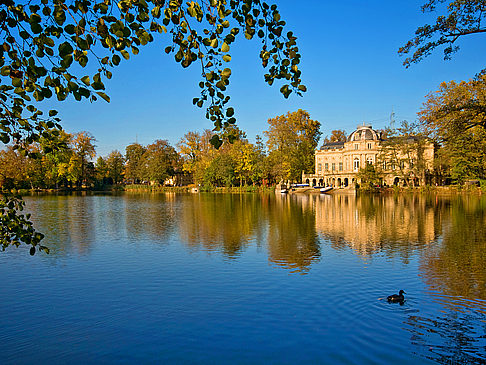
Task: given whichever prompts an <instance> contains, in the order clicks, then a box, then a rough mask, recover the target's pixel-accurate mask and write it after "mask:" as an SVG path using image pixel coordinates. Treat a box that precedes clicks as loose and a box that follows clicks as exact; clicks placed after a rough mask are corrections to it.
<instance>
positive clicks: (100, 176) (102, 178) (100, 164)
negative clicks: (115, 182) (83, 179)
mask: <svg viewBox="0 0 486 365" xmlns="http://www.w3.org/2000/svg"><path fill="white" fill-rule="evenodd" d="M95 170H96V173H95V176H96V181H97V184H100V185H104V184H105V182H106V180H107V178H108V165H107V164H106V161H105V159H104V158H103V157H101V156H99V157H98V158H97V160H96V164H95Z"/></svg>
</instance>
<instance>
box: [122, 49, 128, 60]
mask: <svg viewBox="0 0 486 365" xmlns="http://www.w3.org/2000/svg"><path fill="white" fill-rule="evenodd" d="M120 53H121V54H122V56H123V58H124V59H126V60H128V59H129V58H130V53H128V52H127V51H125V50H124V49H123V50H121V51H120Z"/></svg>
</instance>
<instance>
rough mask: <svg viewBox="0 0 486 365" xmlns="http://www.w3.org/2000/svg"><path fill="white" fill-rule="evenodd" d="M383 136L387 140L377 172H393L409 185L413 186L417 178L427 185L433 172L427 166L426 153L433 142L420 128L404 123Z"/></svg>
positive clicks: (384, 143)
mask: <svg viewBox="0 0 486 365" xmlns="http://www.w3.org/2000/svg"><path fill="white" fill-rule="evenodd" d="M383 135H385V136H386V138H385V139H384V140H383V141H382V142H381V149H380V153H379V154H378V156H377V171H378V172H379V171H380V170H383V171H384V172H390V171H393V172H394V173H395V174H396V175H398V176H400V177H401V179H402V180H403V181H405V182H406V184H407V185H408V184H413V183H414V181H415V179H416V178H417V179H419V180H420V181H421V182H422V184H425V183H426V182H427V181H428V180H427V174H430V173H431V172H432V171H429V166H427V164H426V159H425V158H424V152H425V148H426V145H427V144H428V143H431V141H430V139H428V138H426V136H424V134H423V133H421V131H420V129H419V126H418V125H417V124H415V123H409V122H407V121H402V122H401V123H400V126H399V127H397V128H392V127H387V128H385V130H384V131H383Z"/></svg>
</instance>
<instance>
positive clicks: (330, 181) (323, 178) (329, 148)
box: [302, 125, 434, 187]
mask: <svg viewBox="0 0 486 365" xmlns="http://www.w3.org/2000/svg"><path fill="white" fill-rule="evenodd" d="M403 141H404V142H403V143H404V144H403V145H402V147H401V148H393V147H390V144H386V143H385V138H384V136H383V133H382V132H381V131H375V130H374V129H373V128H372V127H371V126H370V125H360V126H358V127H357V129H356V130H355V131H354V132H353V133H351V134H350V135H349V136H348V137H347V139H346V141H345V142H331V143H326V144H324V145H323V146H322V147H321V149H320V150H317V151H316V152H315V173H314V174H305V173H303V174H302V182H303V183H308V184H310V185H311V186H333V187H349V186H351V187H354V186H355V184H356V183H359V178H358V173H359V171H360V169H361V168H363V167H365V166H366V164H370V165H373V166H374V167H375V170H377V171H378V172H379V173H381V175H382V184H383V185H400V186H405V185H408V184H413V185H415V186H417V185H423V184H425V183H427V182H428V180H430V176H431V172H432V171H433V161H434V145H433V143H431V142H430V141H426V140H423V139H422V140H419V139H418V138H414V137H408V138H407V139H406V140H403ZM385 145H386V146H385ZM403 146H405V147H403ZM419 166H420V173H419V172H418V171H419V169H418V167H419Z"/></svg>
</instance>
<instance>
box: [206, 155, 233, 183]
mask: <svg viewBox="0 0 486 365" xmlns="http://www.w3.org/2000/svg"><path fill="white" fill-rule="evenodd" d="M203 181H204V185H207V186H233V185H234V182H235V167H234V160H233V159H232V158H231V156H230V155H229V154H226V153H220V154H218V156H216V157H215V158H214V159H212V160H211V162H210V163H209V166H208V167H207V168H206V169H205V170H204V180H203Z"/></svg>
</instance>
